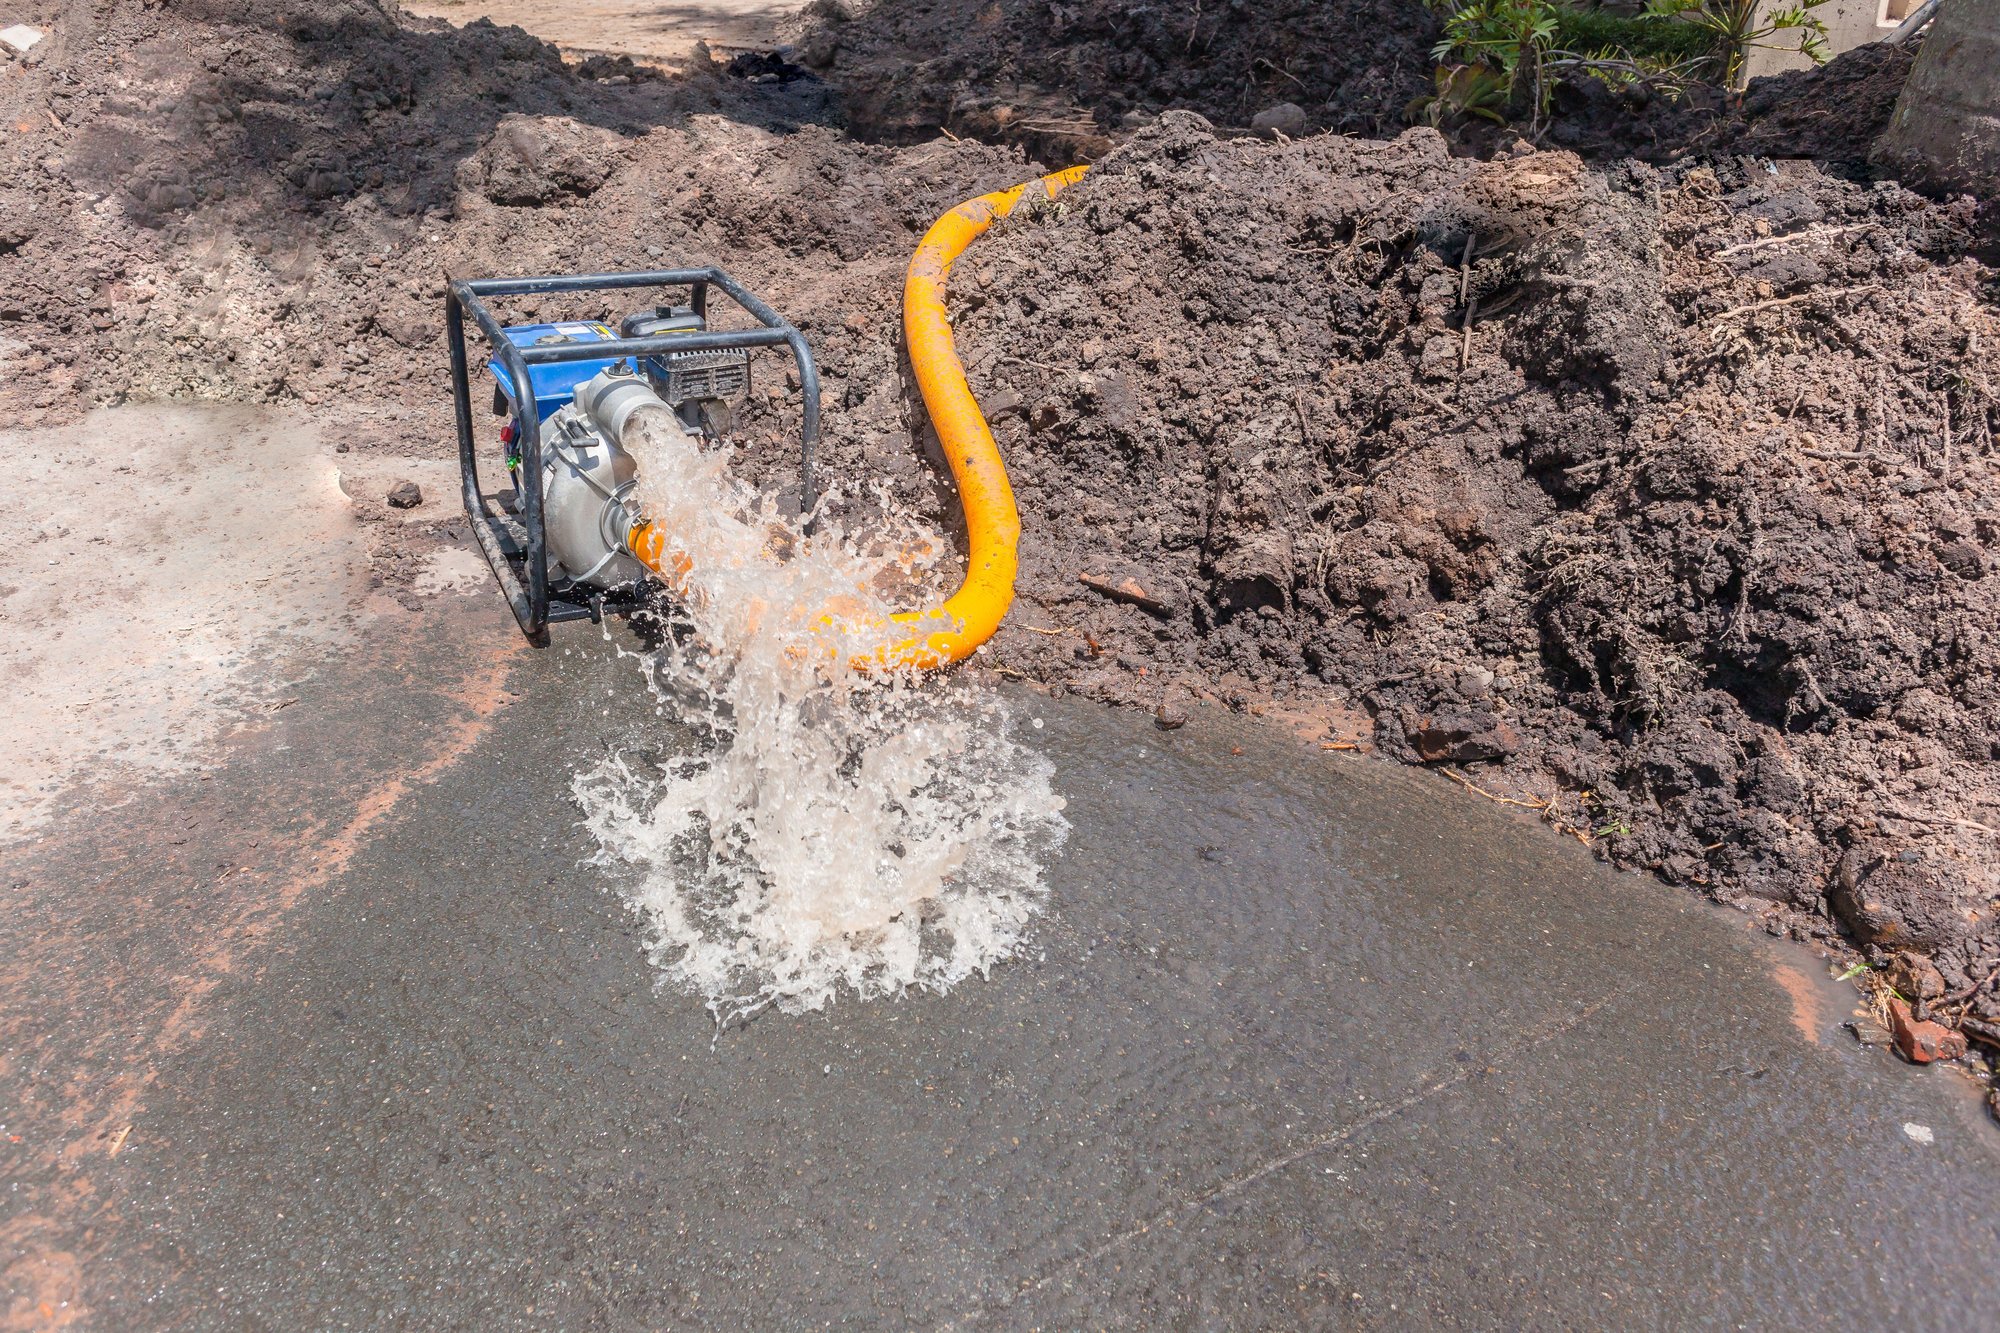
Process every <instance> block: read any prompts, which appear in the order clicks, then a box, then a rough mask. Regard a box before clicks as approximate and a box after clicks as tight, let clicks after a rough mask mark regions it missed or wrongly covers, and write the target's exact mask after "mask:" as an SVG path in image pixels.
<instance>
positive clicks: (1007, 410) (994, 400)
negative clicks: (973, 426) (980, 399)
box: [986, 389, 1027, 421]
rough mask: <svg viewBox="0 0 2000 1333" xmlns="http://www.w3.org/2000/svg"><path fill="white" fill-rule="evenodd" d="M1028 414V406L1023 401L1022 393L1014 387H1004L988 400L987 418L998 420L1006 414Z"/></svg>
mask: <svg viewBox="0 0 2000 1333" xmlns="http://www.w3.org/2000/svg"><path fill="white" fill-rule="evenodd" d="M1016 415H1018V416H1026V415H1027V408H1026V407H1025V406H1023V404H1022V402H1021V395H1020V394H1018V393H1015V392H1014V391H1013V390H1012V389H1002V390H1001V391H1000V392H999V393H996V394H994V395H993V396H992V397H991V398H989V399H987V400H986V419H987V420H988V421H998V420H1000V418H1002V417H1005V416H1016Z"/></svg>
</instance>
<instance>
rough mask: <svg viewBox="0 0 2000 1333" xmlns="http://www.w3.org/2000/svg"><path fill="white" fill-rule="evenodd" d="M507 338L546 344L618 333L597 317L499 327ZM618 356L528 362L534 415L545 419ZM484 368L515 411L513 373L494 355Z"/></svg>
mask: <svg viewBox="0 0 2000 1333" xmlns="http://www.w3.org/2000/svg"><path fill="white" fill-rule="evenodd" d="M501 332H502V333H504V334H506V335H507V341H508V342H510V343H513V344H514V346H516V347H520V348H524V349H525V348H529V347H548V346H552V345H559V344H564V343H602V342H615V341H617V339H618V334H617V332H616V331H614V330H613V329H611V328H609V327H607V326H606V325H603V324H600V323H598V322H597V321H596V320H566V321H564V322H563V323H561V324H516V325H515V326H514V327H513V328H510V329H502V330H501ZM620 359H621V358H618V357H606V358H605V359H604V360H602V361H564V362H561V363H559V364H557V365H553V366H529V367H528V385H529V387H530V388H531V389H532V390H533V391H534V399H535V418H536V420H538V421H546V420H548V417H549V413H551V412H553V411H555V410H556V409H557V408H559V407H561V406H562V405H563V404H564V403H566V402H568V401H569V400H570V398H571V396H572V395H574V394H575V392H576V386H577V385H579V384H581V383H583V382H584V381H585V380H587V379H589V378H591V376H593V375H596V374H598V373H600V372H602V371H603V370H605V369H607V368H608V367H610V366H612V365H614V364H616V363H617V362H618V361H619V360H620ZM486 369H487V370H489V371H491V372H492V374H493V379H494V381H495V382H496V383H497V384H498V385H499V386H500V392H501V393H504V394H506V395H507V401H508V402H510V403H512V404H513V405H514V408H515V410H516V411H517V412H518V411H519V410H520V408H521V396H520V395H519V394H518V393H516V392H515V391H514V377H513V376H512V375H511V374H509V373H508V370H507V367H506V366H504V365H502V364H501V362H500V358H498V357H494V358H493V359H492V360H491V361H488V362H487V363H486Z"/></svg>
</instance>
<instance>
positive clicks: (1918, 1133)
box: [1903, 1120, 1937, 1143]
mask: <svg viewBox="0 0 2000 1333" xmlns="http://www.w3.org/2000/svg"><path fill="white" fill-rule="evenodd" d="M1903 1133H1904V1134H1905V1135H1907V1136H1908V1137H1909V1139H1910V1141H1911V1142H1912V1143H1936V1142H1937V1135H1936V1134H1935V1133H1933V1132H1932V1131H1931V1127H1930V1126H1929V1125H1920V1124H1918V1123H1917V1122H1916V1121H1914V1120H1905V1121H1904V1122H1903Z"/></svg>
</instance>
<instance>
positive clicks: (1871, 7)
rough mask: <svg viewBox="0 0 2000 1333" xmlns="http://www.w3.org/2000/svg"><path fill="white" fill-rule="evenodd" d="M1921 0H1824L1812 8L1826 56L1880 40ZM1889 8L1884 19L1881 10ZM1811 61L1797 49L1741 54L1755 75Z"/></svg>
mask: <svg viewBox="0 0 2000 1333" xmlns="http://www.w3.org/2000/svg"><path fill="white" fill-rule="evenodd" d="M1792 2H1793V0H1765V2H1764V5H1763V6H1762V10H1763V12H1769V11H1771V10H1774V9H1784V8H1786V7H1787V5H1788V4H1790V3H1792ZM1920 3H1921V0H1886V3H1885V0H1826V3H1825V4H1823V5H1821V6H1820V7H1819V8H1817V9H1815V10H1813V11H1812V12H1813V14H1814V16H1815V17H1817V18H1818V19H1819V21H1820V22H1821V23H1824V24H1825V25H1826V54H1827V57H1828V58H1829V59H1831V58H1832V57H1834V56H1837V55H1839V54H1840V53H1841V52H1842V51H1852V50H1853V49H1854V48H1855V47H1857V46H1865V45H1867V44H1868V43H1869V42H1874V41H1880V40H1881V39H1882V38H1884V37H1887V36H1888V35H1889V34H1890V33H1891V32H1894V31H1895V29H1896V25H1897V24H1898V23H1901V22H1902V21H1903V17H1904V16H1905V15H1906V14H1908V13H1910V12H1911V11H1912V10H1914V9H1915V8H1916V7H1917V5H1918V4H1920ZM1885 9H1886V10H1887V11H1888V18H1887V21H1886V22H1885V21H1884V10H1885ZM1811 65H1812V61H1810V60H1808V59H1806V57H1804V56H1802V55H1800V54H1799V53H1798V52H1797V51H1791V52H1784V51H1767V50H1764V49H1762V48H1755V47H1753V48H1752V49H1751V51H1750V54H1749V55H1748V56H1746V57H1745V58H1744V61H1743V67H1744V72H1745V74H1746V75H1747V76H1748V77H1750V78H1753V79H1754V78H1757V77H1758V76H1759V75H1763V74H1782V73H1784V72H1785V71H1786V70H1788V69H1806V68H1809V67H1810V66H1811Z"/></svg>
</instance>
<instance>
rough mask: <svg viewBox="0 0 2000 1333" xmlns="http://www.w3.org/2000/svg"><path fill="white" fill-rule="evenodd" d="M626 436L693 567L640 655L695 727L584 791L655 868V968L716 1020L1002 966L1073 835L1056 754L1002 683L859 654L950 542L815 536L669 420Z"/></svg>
mask: <svg viewBox="0 0 2000 1333" xmlns="http://www.w3.org/2000/svg"><path fill="white" fill-rule="evenodd" d="M623 443H624V445H625V447H626V449H627V450H628V451H629V452H631V453H632V454H633V456H634V458H635V460H636V461H637V463H638V465H639V478H640V482H639V488H638V492H637V508H638V509H639V510H640V511H641V512H642V513H644V514H645V515H646V516H647V517H648V518H650V519H651V520H652V521H653V522H654V523H655V524H656V525H657V526H658V527H659V528H660V529H661V530H662V531H664V532H667V533H670V534H672V545H673V548H674V549H675V550H676V551H679V552H682V553H685V555H686V556H687V558H688V561H689V572H688V573H687V576H686V580H685V587H684V588H682V589H681V595H680V596H678V597H676V598H675V599H674V601H673V603H672V606H671V608H670V609H669V610H667V611H666V612H665V614H666V616H667V619H668V632H667V633H666V635H665V636H664V643H663V646H661V647H659V648H658V649H656V650H654V651H652V652H649V653H645V654H633V656H636V657H638V658H639V660H640V662H641V665H642V667H643V669H644V671H645V673H646V678H647V683H648V686H649V688H650V689H651V690H652V691H653V695H654V697H655V699H656V701H657V703H658V706H659V711H660V712H662V713H663V714H666V713H671V714H673V715H675V716H677V717H678V719H679V720H680V721H681V722H683V723H690V724H692V727H691V730H692V732H693V734H694V735H695V736H696V737H697V740H696V741H694V742H693V743H692V744H691V745H689V746H687V747H686V748H684V749H683V750H681V751H680V752H676V753H671V754H667V755H665V756H653V755H648V754H643V753H639V752H626V753H614V754H611V755H609V756H607V757H606V758H605V759H604V760H603V761H602V762H600V763H599V764H597V765H596V766H595V767H593V768H591V769H589V770H588V771H586V772H583V773H580V774H578V775H577V776H576V778H575V780H574V783H573V790H574V792H575V795H576V798H577V800H578V802H579V804H580V805H581V807H582V810H583V813H584V820H585V823H586V825H587V827H588V828H589V829H590V831H591V832H592V833H593V834H594V835H595V836H596V838H597V841H598V845H599V852H598V856H597V860H598V861H600V862H602V863H607V864H608V863H624V864H627V865H630V866H634V867H638V868H639V869H640V870H641V871H642V872H643V873H642V875H641V876H640V877H639V878H638V881H637V882H636V883H635V884H632V885H631V886H630V887H629V889H628V890H627V892H628V894H629V897H630V900H631V902H632V904H633V906H634V907H635V909H636V910H637V911H638V912H639V913H640V914H641V915H642V917H643V918H644V920H645V921H646V922H647V924H648V925H649V927H650V930H651V955H652V958H653V961H654V963H655V965H656V966H658V967H659V968H661V969H662V972H663V974H664V977H665V979H666V980H668V981H671V982H674V983H678V984H681V985H684V986H686V987H688V988H690V989H692V990H693V991H695V992H696V993H698V994H700V995H701V996H703V997H704V998H705V999H706V1000H707V1002H708V1005H709V1008H710V1010H711V1012H712V1013H713V1014H714V1015H715V1018H716V1021H717V1024H718V1025H719V1026H720V1025H724V1024H727V1023H728V1022H729V1021H730V1020H731V1019H732V1018H736V1017H740V1016H743V1015H747V1014H750V1013H753V1012H755V1011H756V1010H758V1009H761V1008H763V1007H765V1006H768V1005H776V1006H778V1007H779V1008H781V1009H783V1010H785V1011H788V1012H801V1011H805V1010H811V1009H817V1008H820V1007H822V1006H824V1005H826V1004H827V1003H829V1002H830V1001H832V1000H833V999H834V998H835V997H836V996H837V995H840V994H843V993H847V994H852V995H854V996H857V997H860V998H862V999H872V998H876V997H881V996H888V995H895V994H899V993H901V992H903V991H906V990H909V989H912V988H920V989H926V990H939V991H941V990H944V989H946V988H948V987H950V986H952V985H954V984H956V983H957V982H959V981H962V980H964V979H965V978H967V977H969V976H972V975H974V974H981V975H983V974H985V973H986V972H987V970H988V969H990V968H991V967H992V966H993V964H995V963H996V962H999V961H1001V960H1002V959H1005V958H1006V957H1008V956H1009V955H1010V954H1011V953H1012V952H1014V951H1015V949H1017V948H1018V946H1019V944H1020V942H1021V938H1022V932H1023V929H1024V928H1025V926H1026V925H1027V923H1028V921H1029V919H1030V918H1031V917H1033V916H1034V914H1035V913H1036V912H1037V911H1039V910H1040V907H1041V905H1042V903H1043V901H1044V899H1045V897H1046V894H1047V888H1046V884H1045V881H1044V879H1043V873H1042V867H1043V864H1044V861H1045V859H1046V858H1047V856H1048V855H1049V854H1051V853H1052V852H1053V851H1054V849H1055V848H1056V847H1058V846H1059V845H1060V843H1061V842H1062V840H1063V838H1064V837H1065V835H1066V834H1067V831H1068V823H1067V821H1066V820H1065V819H1064V818H1063V815H1062V804H1063V803H1062V800H1061V798H1060V797H1058V796H1057V795H1056V794H1055V791H1054V789H1053V786H1052V777H1053V770H1052V766H1051V765H1050V764H1049V763H1048V762H1047V761H1046V760H1045V759H1043V758H1041V757H1040V756H1038V755H1036V754H1034V753H1033V752H1032V751H1030V750H1028V749H1027V748H1025V747H1024V746H1022V745H1021V744H1019V743H1018V742H1017V741H1015V740H1014V739H1013V738H1012V737H1011V736H1010V735H1009V731H1010V726H1011V723H1010V718H1009V714H1008V710H1007V708H1006V707H1005V705H1004V703H1003V701H1002V700H1001V699H999V698H998V697H997V696H996V695H995V694H994V693H993V691H992V690H991V689H990V688H987V687H985V686H983V685H980V684H976V683H973V682H970V681H967V680H965V679H963V678H959V677H952V676H947V677H943V678H935V679H928V680H926V679H919V678H917V677H916V675H915V674H914V673H908V672H901V673H896V672H890V673H884V672H879V671H877V672H870V673H863V672H859V671H856V670H854V669H852V668H851V667H850V666H849V665H848V663H849V662H850V661H851V660H852V659H853V658H854V657H856V656H865V655H866V654H868V653H869V652H871V651H873V650H875V649H877V648H880V647H882V646H884V645H885V644H888V643H891V642H894V641H898V640H900V639H902V638H903V637H905V636H906V635H907V634H908V633H909V632H910V629H911V628H912V627H910V626H898V625H894V624H891V623H889V622H888V621H887V619H886V617H887V616H888V614H889V612H890V611H891V610H892V609H894V608H893V607H892V605H891V602H890V599H891V597H892V596H894V597H895V598H896V599H897V600H902V599H905V598H908V597H910V596H911V595H912V593H913V590H914V589H922V588H926V587H928V585H929V584H931V583H932V582H934V581H935V580H934V578H933V574H934V571H933V570H931V569H930V561H931V559H932V558H933V557H932V556H931V555H930V554H929V553H931V552H935V551H938V550H940V549H941V548H942V546H943V543H942V542H941V541H939V540H938V539H937V538H936V536H935V535H934V534H926V533H924V532H922V531H921V530H920V529H919V528H918V527H917V526H916V525H915V524H914V523H912V522H910V521H908V520H906V519H897V518H894V517H893V516H892V517H891V518H890V519H889V520H887V521H885V522H884V523H882V524H880V525H871V529H870V533H869V534H868V536H867V538H866V539H862V538H858V537H854V536H849V535H847V534H844V533H842V532H840V531H839V530H837V529H835V528H834V527H833V526H832V525H831V524H830V523H828V522H826V521H824V520H822V522H821V524H820V525H819V527H818V528H817V529H816V531H815V532H814V533H813V535H812V536H810V537H807V536H806V535H805V534H804V533H803V532H802V530H801V527H800V525H799V524H798V523H796V522H792V521H787V520H785V519H784V518H782V517H780V515H779V513H778V511H777V509H776V507H775V505H774V503H772V502H771V500H770V499H769V498H767V497H760V496H759V495H757V494H756V493H755V492H754V490H753V489H752V488H750V487H749V486H748V485H747V484H745V483H744V482H742V481H741V480H740V479H739V478H737V477H736V476H735V475H734V474H733V473H732V472H731V471H730V469H729V468H728V466H727V459H726V457H725V456H723V455H722V453H721V452H720V451H715V452H704V451H702V450H701V449H700V448H698V447H697V446H696V444H695V442H694V441H693V440H692V439H690V438H689V437H688V436H686V435H685V434H683V433H682V432H681V431H679V430H678V429H677V428H676V427H675V426H674V425H673V423H672V422H671V421H670V420H667V419H664V414H656V413H648V412H641V413H639V414H637V415H636V416H635V417H634V418H633V421H632V423H631V424H630V425H629V426H628V427H627V429H626V435H625V439H624V441H623ZM680 734H685V733H680Z"/></svg>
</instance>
